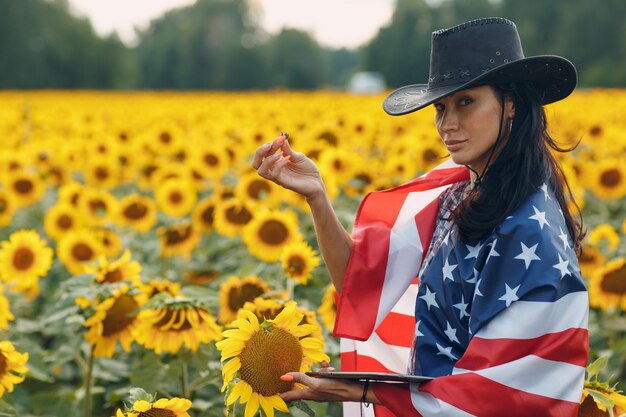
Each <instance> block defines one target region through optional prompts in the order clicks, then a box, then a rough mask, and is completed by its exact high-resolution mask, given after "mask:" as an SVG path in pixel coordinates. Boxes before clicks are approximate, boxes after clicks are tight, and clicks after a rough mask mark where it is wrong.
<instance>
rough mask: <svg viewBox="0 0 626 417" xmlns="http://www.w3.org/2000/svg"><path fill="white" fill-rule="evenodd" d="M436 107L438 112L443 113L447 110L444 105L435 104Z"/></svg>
mask: <svg viewBox="0 0 626 417" xmlns="http://www.w3.org/2000/svg"><path fill="white" fill-rule="evenodd" d="M434 106H435V110H437V111H443V109H445V107H444V105H443V104H439V103H435V104H434Z"/></svg>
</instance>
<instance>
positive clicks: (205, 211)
mask: <svg viewBox="0 0 626 417" xmlns="http://www.w3.org/2000/svg"><path fill="white" fill-rule="evenodd" d="M215 205H216V199H215V198H214V197H213V196H211V197H207V198H205V199H203V200H201V201H200V202H198V204H197V205H196V207H195V208H194V209H193V212H192V213H191V218H192V220H193V224H194V225H196V226H197V228H198V230H200V232H203V233H208V232H210V231H211V230H213V222H214V218H215Z"/></svg>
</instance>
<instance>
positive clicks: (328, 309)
mask: <svg viewBox="0 0 626 417" xmlns="http://www.w3.org/2000/svg"><path fill="white" fill-rule="evenodd" d="M336 294H337V291H336V290H335V286H334V285H333V284H330V285H329V286H328V288H327V289H326V292H325V293H324V297H323V298H322V303H321V304H320V306H319V308H318V309H317V314H319V315H320V318H321V319H322V323H323V324H324V326H326V328H327V329H329V330H331V331H332V330H333V329H334V328H335V319H336V318H337V304H336V302H335V295H336Z"/></svg>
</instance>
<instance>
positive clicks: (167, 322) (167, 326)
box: [154, 308, 192, 331]
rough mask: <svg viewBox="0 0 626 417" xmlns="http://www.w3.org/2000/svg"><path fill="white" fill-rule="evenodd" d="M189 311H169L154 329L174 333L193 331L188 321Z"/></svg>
mask: <svg viewBox="0 0 626 417" xmlns="http://www.w3.org/2000/svg"><path fill="white" fill-rule="evenodd" d="M186 312H187V310H186V309H184V308H181V309H168V310H167V311H166V313H165V316H163V318H162V319H161V320H159V321H158V322H156V323H154V327H163V329H162V330H174V331H182V330H187V329H191V328H192V325H191V323H190V322H189V320H187V317H186V314H185V313H186Z"/></svg>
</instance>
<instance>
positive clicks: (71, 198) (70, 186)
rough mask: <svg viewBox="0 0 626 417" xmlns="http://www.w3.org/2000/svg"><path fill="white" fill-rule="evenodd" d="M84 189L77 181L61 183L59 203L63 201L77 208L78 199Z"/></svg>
mask: <svg viewBox="0 0 626 417" xmlns="http://www.w3.org/2000/svg"><path fill="white" fill-rule="evenodd" d="M84 190H85V186H84V185H82V184H81V183H79V182H75V181H72V182H68V183H67V184H63V185H62V186H61V188H59V203H60V202H65V203H68V204H69V205H71V206H73V207H76V208H78V200H79V199H80V196H81V195H82V194H83V192H84Z"/></svg>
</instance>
